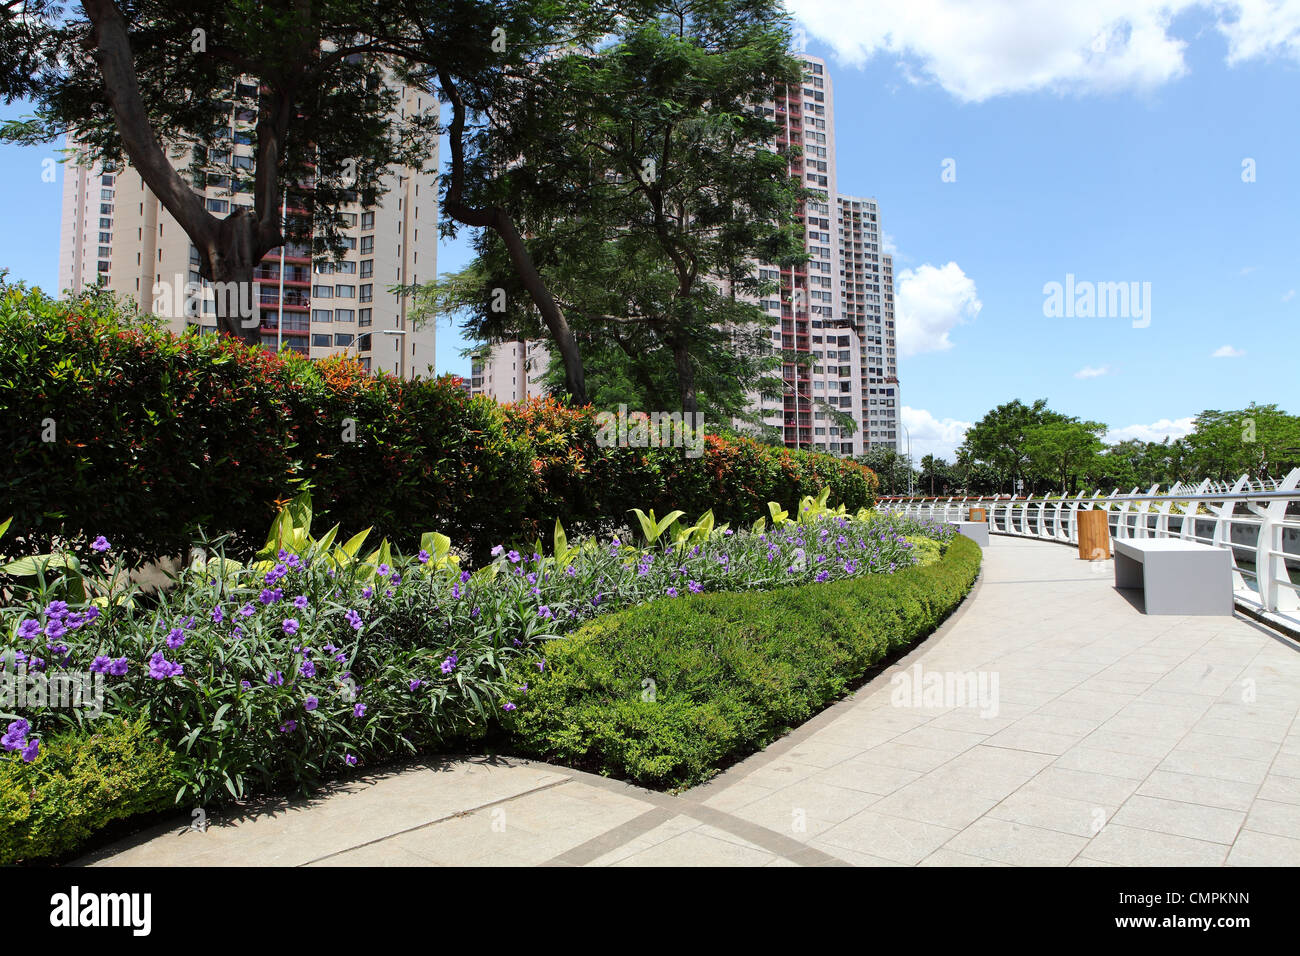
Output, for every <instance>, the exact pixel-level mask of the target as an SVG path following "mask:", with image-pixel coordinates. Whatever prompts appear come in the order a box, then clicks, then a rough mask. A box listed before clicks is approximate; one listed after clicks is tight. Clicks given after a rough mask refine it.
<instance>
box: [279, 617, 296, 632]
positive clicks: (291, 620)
mask: <svg viewBox="0 0 1300 956" xmlns="http://www.w3.org/2000/svg"><path fill="white" fill-rule="evenodd" d="M280 628H281V630H283V631H284V633H286V634H288V635H290V636H292V635H294V634H297V633H298V619H297V618H296V617H286V618H285V619H284V620H283V621H281V622H280Z"/></svg>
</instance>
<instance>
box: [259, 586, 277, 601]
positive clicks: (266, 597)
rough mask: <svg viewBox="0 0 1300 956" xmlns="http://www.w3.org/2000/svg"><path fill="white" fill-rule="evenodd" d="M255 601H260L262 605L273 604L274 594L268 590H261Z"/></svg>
mask: <svg viewBox="0 0 1300 956" xmlns="http://www.w3.org/2000/svg"><path fill="white" fill-rule="evenodd" d="M257 599H258V600H259V601H261V602H262V603H263V604H274V603H275V592H274V591H272V590H271V589H270V588H262V593H261V594H260V595H258V598H257Z"/></svg>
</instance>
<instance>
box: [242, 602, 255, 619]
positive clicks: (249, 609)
mask: <svg viewBox="0 0 1300 956" xmlns="http://www.w3.org/2000/svg"><path fill="white" fill-rule="evenodd" d="M253 612H254V608H253V605H251V604H245V605H244V606H243V607H241V608H240V609H239V616H240V617H252V616H253Z"/></svg>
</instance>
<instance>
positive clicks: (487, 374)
mask: <svg viewBox="0 0 1300 956" xmlns="http://www.w3.org/2000/svg"><path fill="white" fill-rule="evenodd" d="M549 363H550V353H549V352H548V351H547V349H546V344H545V343H544V342H541V341H537V340H532V341H528V342H496V343H493V344H492V345H485V346H483V347H481V348H479V349H478V350H477V351H475V353H474V354H473V355H472V356H471V358H470V379H469V382H470V394H471V395H487V396H489V397H491V398H494V399H496V400H497V401H498V402H501V403H502V404H507V403H509V402H522V401H524V400H525V399H529V398H540V397H542V396H544V395H545V394H546V390H545V389H544V388H543V387H542V376H543V375H544V374H545V373H546V369H547V366H548V365H549Z"/></svg>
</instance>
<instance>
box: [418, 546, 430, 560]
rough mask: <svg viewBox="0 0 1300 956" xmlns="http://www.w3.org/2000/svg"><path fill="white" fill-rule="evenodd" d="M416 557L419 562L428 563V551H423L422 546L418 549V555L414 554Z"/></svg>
mask: <svg viewBox="0 0 1300 956" xmlns="http://www.w3.org/2000/svg"><path fill="white" fill-rule="evenodd" d="M416 559H417V560H418V561H419V562H420V563H421V564H428V563H429V552H428V551H425V550H424V549H423V548H421V549H420V553H419V554H418V555H416Z"/></svg>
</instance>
